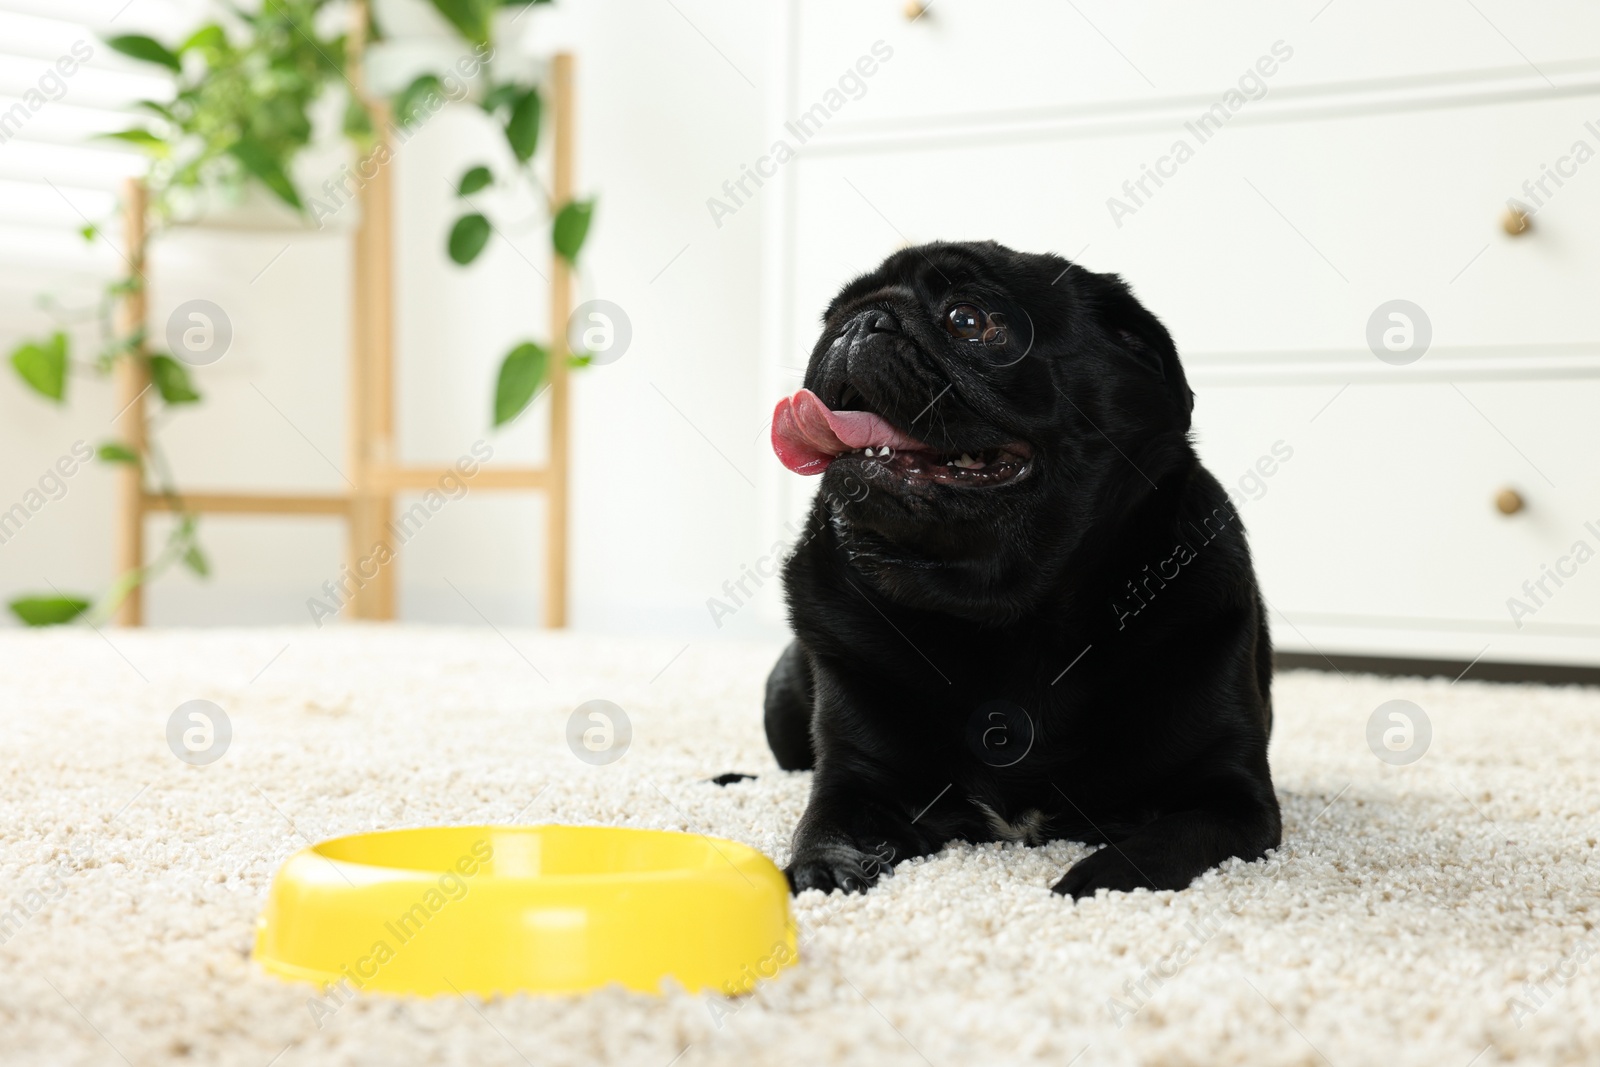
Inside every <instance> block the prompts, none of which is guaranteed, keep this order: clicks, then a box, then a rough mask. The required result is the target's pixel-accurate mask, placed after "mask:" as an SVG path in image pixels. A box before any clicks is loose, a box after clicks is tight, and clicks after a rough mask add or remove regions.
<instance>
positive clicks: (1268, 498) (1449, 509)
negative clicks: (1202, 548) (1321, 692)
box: [1195, 381, 1600, 659]
mask: <svg viewBox="0 0 1600 1067" xmlns="http://www.w3.org/2000/svg"><path fill="white" fill-rule="evenodd" d="M1330 400H1331V403H1330ZM1597 405H1600V382H1596V381H1538V382H1477V383H1463V384H1460V385H1452V384H1448V383H1426V384H1407V385H1359V384H1358V385H1354V386H1350V387H1349V388H1346V389H1342V391H1341V387H1339V386H1330V385H1304V386H1301V385H1278V386H1258V387H1252V386H1227V387H1212V388H1203V389H1200V390H1198V396H1197V401H1196V405H1195V437H1196V442H1197V444H1198V446H1199V449H1200V452H1201V455H1202V457H1203V458H1204V460H1205V462H1206V465H1207V466H1208V467H1209V468H1210V469H1211V471H1212V473H1214V474H1216V475H1217V477H1218V478H1219V479H1220V480H1221V481H1222V482H1223V483H1224V484H1225V485H1227V486H1229V487H1230V488H1231V489H1232V490H1233V491H1234V493H1235V495H1236V499H1237V500H1238V501H1239V502H1240V514H1241V516H1242V518H1243V520H1244V523H1245V526H1246V528H1247V529H1248V531H1249V534H1250V543H1251V549H1252V551H1253V552H1254V554H1255V559H1256V566H1257V569H1258V571H1259V573H1260V575H1261V579H1262V586H1263V589H1264V591H1265V593H1266V595H1267V597H1268V598H1269V599H1270V601H1271V602H1272V604H1273V606H1274V607H1275V608H1277V609H1278V610H1280V611H1282V612H1283V613H1285V614H1286V615H1288V616H1289V618H1290V619H1291V620H1293V621H1294V622H1295V623H1296V624H1298V625H1303V626H1305V627H1308V628H1313V627H1323V626H1329V625H1343V626H1370V627H1384V626H1402V627H1406V626H1410V627H1415V628H1419V629H1426V628H1429V627H1430V626H1431V627H1434V628H1441V629H1449V628H1451V627H1456V628H1458V629H1464V630H1470V631H1473V632H1476V633H1478V634H1481V637H1480V638H1479V639H1478V641H1477V645H1479V646H1481V645H1482V644H1483V643H1484V642H1492V644H1493V646H1494V647H1496V648H1499V649H1500V652H1499V653H1497V654H1498V655H1502V656H1504V655H1507V654H1508V653H1509V650H1510V648H1511V647H1512V646H1514V645H1515V644H1516V643H1517V642H1518V641H1519V639H1523V638H1588V639H1590V641H1592V642H1593V644H1594V646H1595V648H1596V650H1597V651H1600V470H1597V469H1596V467H1595V465H1594V457H1595V450H1594V448H1593V446H1592V444H1588V443H1586V441H1585V439H1584V428H1586V427H1592V426H1593V425H1594V417H1595V416H1594V413H1595V411H1596V410H1600V407H1597ZM1285 451H1287V452H1289V453H1291V454H1290V456H1289V458H1287V459H1283V458H1282V457H1283V454H1284V453H1285ZM1262 457H1272V459H1271V460H1270V461H1266V462H1264V461H1263V460H1262ZM1505 489H1513V490H1515V491H1516V492H1517V493H1518V494H1519V495H1520V496H1521V497H1522V498H1523V500H1524V501H1525V507H1524V509H1523V510H1522V511H1520V512H1518V513H1516V514H1513V515H1509V516H1508V515H1504V514H1502V513H1501V512H1500V511H1499V510H1498V509H1497V507H1496V503H1495V502H1496V497H1497V495H1498V494H1499V493H1500V492H1501V491H1502V490H1505ZM1551 572H1556V577H1550V576H1549V575H1550V573H1551ZM1558 578H1559V582H1558V580H1557V579H1558ZM1524 583H1527V586H1526V587H1525V585H1524ZM1541 583H1542V587H1541ZM1530 589H1531V592H1530ZM1513 598H1515V599H1516V600H1517V601H1519V602H1520V603H1521V605H1522V607H1521V608H1518V609H1516V610H1513V608H1512V607H1511V605H1510V604H1509V603H1508V602H1509V601H1511V600H1512V599H1513ZM1519 622H1520V623H1521V625H1520V626H1519V625H1517V624H1518V623H1519ZM1274 625H1275V629H1276V630H1277V631H1278V632H1279V636H1280V637H1281V638H1282V639H1283V641H1284V643H1285V644H1286V645H1295V644H1299V643H1300V642H1298V641H1297V640H1296V634H1295V632H1294V630H1293V628H1292V627H1289V626H1286V625H1285V623H1284V622H1283V621H1282V619H1281V618H1276V617H1275V622H1274ZM1490 658H1491V659H1493V658H1494V655H1491V656H1490Z"/></svg>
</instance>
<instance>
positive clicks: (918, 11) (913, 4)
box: [900, 0, 928, 22]
mask: <svg viewBox="0 0 1600 1067" xmlns="http://www.w3.org/2000/svg"><path fill="white" fill-rule="evenodd" d="M900 10H901V11H902V12H904V13H905V16H906V21H907V22H915V21H917V20H918V19H920V18H921V17H922V16H924V15H926V14H927V13H928V5H927V4H923V3H919V2H918V0H906V6H905V7H903V8H901V9H900Z"/></svg>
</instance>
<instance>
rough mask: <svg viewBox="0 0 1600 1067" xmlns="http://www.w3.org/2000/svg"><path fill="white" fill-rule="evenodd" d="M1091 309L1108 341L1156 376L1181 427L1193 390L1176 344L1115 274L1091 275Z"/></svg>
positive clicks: (1192, 404) (1185, 417) (1191, 404)
mask: <svg viewBox="0 0 1600 1067" xmlns="http://www.w3.org/2000/svg"><path fill="white" fill-rule="evenodd" d="M1091 277H1092V278H1093V279H1094V283H1093V286H1092V292H1093V296H1094V311H1095V314H1096V315H1097V316H1098V318H1099V320H1100V325H1101V326H1103V327H1104V328H1105V330H1106V333H1107V334H1108V335H1109V336H1110V337H1111V340H1112V342H1113V343H1114V344H1116V345H1117V347H1118V348H1120V349H1122V351H1123V352H1125V353H1126V354H1127V355H1128V357H1129V358H1131V359H1132V360H1134V361H1135V362H1136V363H1138V364H1140V365H1141V366H1143V367H1144V368H1145V369H1146V370H1148V371H1150V372H1151V373H1153V374H1155V375H1157V376H1158V377H1160V379H1161V380H1162V382H1164V383H1165V384H1166V386H1167V392H1168V394H1169V395H1170V396H1171V398H1172V402H1173V404H1174V405H1175V406H1176V408H1177V410H1178V411H1179V412H1180V413H1181V414H1182V416H1183V421H1184V424H1185V427H1187V424H1188V422H1189V415H1190V413H1191V412H1193V411H1194V391H1193V390H1191V389H1190V388H1189V381H1188V379H1187V378H1185V377H1184V373H1183V364H1182V363H1181V362H1180V361H1179V360H1178V349H1177V346H1176V345H1174V344H1173V343H1172V335H1171V334H1169V333H1168V332H1167V328H1166V327H1165V326H1163V325H1161V320H1160V319H1158V318H1156V317H1155V316H1154V315H1152V314H1151V313H1150V311H1149V309H1148V308H1146V307H1145V306H1144V305H1143V304H1141V303H1139V301H1138V300H1137V299H1136V298H1135V297H1134V295H1133V291H1132V290H1131V289H1129V288H1128V285H1127V283H1126V282H1124V281H1123V280H1122V279H1121V278H1119V277H1118V276H1117V275H1115V274H1095V275H1091Z"/></svg>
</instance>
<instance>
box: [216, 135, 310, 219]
mask: <svg viewBox="0 0 1600 1067" xmlns="http://www.w3.org/2000/svg"><path fill="white" fill-rule="evenodd" d="M228 154H229V155H231V156H232V157H233V158H234V159H237V160H238V161H239V163H240V164H241V165H242V166H243V167H244V169H245V170H247V171H249V172H250V174H252V175H253V176H255V177H256V178H257V179H259V180H260V182H261V184H262V185H265V186H266V187H267V188H268V189H271V190H272V191H273V192H274V193H277V194H278V199H279V200H282V201H283V202H284V203H285V204H288V205H289V206H290V207H292V208H294V209H295V210H296V211H299V210H301V203H300V193H299V192H298V191H297V190H296V189H295V187H294V182H292V181H290V180H289V174H288V172H287V171H286V170H284V166H283V161H282V160H281V159H280V158H279V157H278V156H277V155H276V154H274V153H273V152H272V150H271V149H269V148H267V147H266V146H265V145H263V144H261V143H260V142H257V141H252V140H248V139H246V140H241V141H236V142H234V144H233V146H232V147H231V148H229V149H228Z"/></svg>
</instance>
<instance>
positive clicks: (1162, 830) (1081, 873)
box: [1054, 773, 1283, 900]
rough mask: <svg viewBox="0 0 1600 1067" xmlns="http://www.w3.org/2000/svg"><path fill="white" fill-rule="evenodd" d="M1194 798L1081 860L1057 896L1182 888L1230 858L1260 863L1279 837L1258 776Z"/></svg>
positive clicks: (1271, 803) (1272, 803)
mask: <svg viewBox="0 0 1600 1067" xmlns="http://www.w3.org/2000/svg"><path fill="white" fill-rule="evenodd" d="M1194 799H1195V802H1196V804H1195V806H1194V807H1192V808H1188V809H1187V810H1180V811H1174V812H1171V813H1169V814H1166V815H1163V816H1162V817H1160V818H1158V819H1156V820H1155V821H1153V822H1151V823H1149V824H1148V825H1146V826H1144V827H1142V828H1140V829H1139V830H1138V831H1137V832H1135V833H1132V834H1129V835H1127V836H1126V837H1122V838H1120V839H1118V840H1113V841H1111V842H1110V843H1109V844H1107V845H1106V847H1105V848H1102V849H1101V850H1100V851H1098V852H1095V853H1092V854H1090V855H1088V856H1086V857H1084V858H1083V859H1081V860H1079V861H1078V862H1077V863H1076V864H1074V865H1073V867H1072V869H1071V870H1069V871H1067V873H1066V876H1065V877H1063V878H1062V879H1061V881H1059V882H1057V883H1056V885H1055V887H1054V889H1055V891H1056V892H1057V893H1060V894H1061V895H1063V896H1070V897H1072V898H1073V899H1074V900H1077V899H1080V898H1082V897H1092V896H1094V895H1095V893H1096V892H1097V891H1099V890H1101V889H1110V890H1112V891H1114V892H1125V891H1127V890H1131V889H1139V888H1144V889H1183V888H1185V887H1187V886H1188V885H1189V883H1190V882H1192V881H1194V880H1195V878H1197V877H1199V876H1200V875H1201V874H1203V873H1205V872H1206V871H1208V870H1210V869H1211V868H1212V867H1215V866H1216V865H1217V864H1219V863H1221V862H1222V861H1223V860H1226V859H1228V858H1230V857H1233V856H1237V857H1239V858H1240V859H1244V860H1256V859H1260V858H1261V857H1262V856H1263V855H1264V854H1265V853H1266V851H1267V850H1268V849H1270V848H1276V847H1277V845H1278V843H1279V841H1280V840H1281V838H1282V833H1283V823H1282V820H1281V818H1280V816H1279V813H1278V801H1277V797H1276V796H1274V795H1273V792H1272V785H1271V782H1270V780H1269V779H1267V778H1266V777H1265V774H1264V773H1263V774H1262V776H1261V777H1260V778H1259V779H1245V780H1241V781H1239V782H1236V783H1230V784H1229V785H1227V786H1221V787H1216V788H1214V789H1212V790H1209V791H1207V792H1206V793H1204V794H1202V795H1200V796H1196V797H1195V798H1194Z"/></svg>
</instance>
